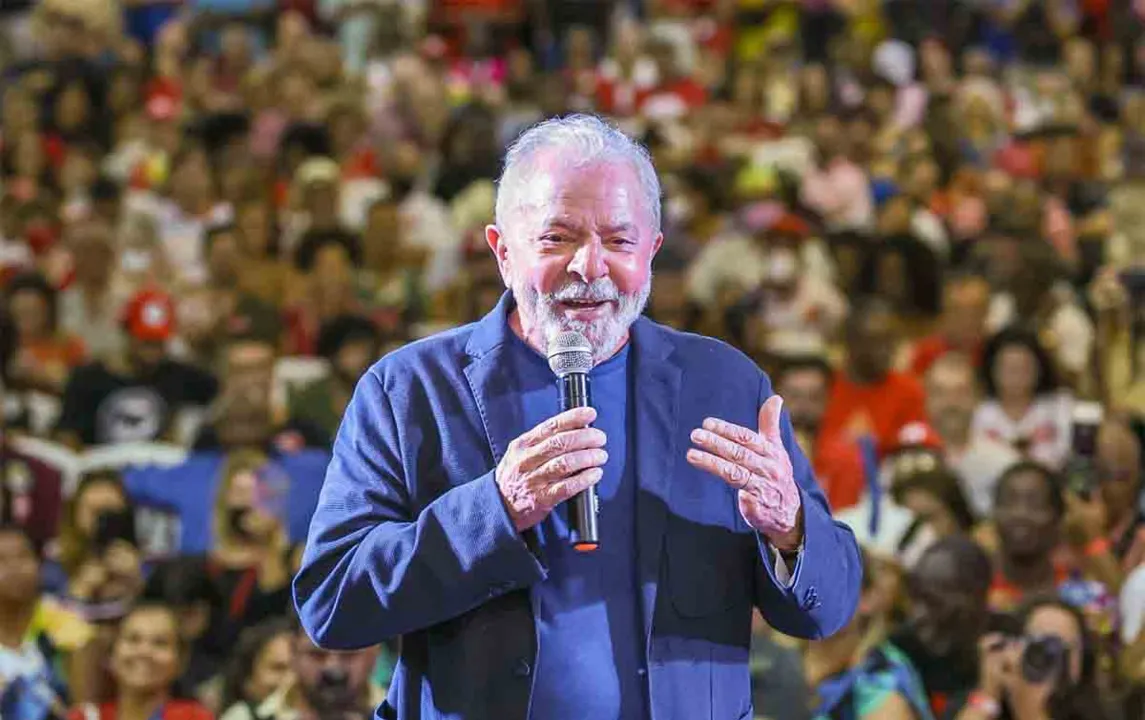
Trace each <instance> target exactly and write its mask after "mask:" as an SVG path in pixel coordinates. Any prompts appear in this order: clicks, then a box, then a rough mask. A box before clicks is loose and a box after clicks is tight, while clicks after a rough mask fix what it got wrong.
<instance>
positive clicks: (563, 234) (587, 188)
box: [486, 151, 663, 362]
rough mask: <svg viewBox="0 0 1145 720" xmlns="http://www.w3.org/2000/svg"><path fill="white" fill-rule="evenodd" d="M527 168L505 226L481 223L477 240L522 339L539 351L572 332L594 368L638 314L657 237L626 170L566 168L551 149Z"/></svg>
mask: <svg viewBox="0 0 1145 720" xmlns="http://www.w3.org/2000/svg"><path fill="white" fill-rule="evenodd" d="M542 152H543V151H542ZM529 162H531V163H532V164H533V167H532V168H531V173H530V176H529V180H528V181H527V185H526V183H525V181H522V182H521V183H520V185H518V186H516V187H511V188H509V191H510V192H515V193H517V195H516V196H514V197H512V198H511V202H510V203H509V207H510V210H509V213H508V217H506V218H503V220H504V222H505V226H504V227H497V226H493V225H490V226H489V227H488V228H487V229H486V238H487V240H488V241H489V246H490V247H491V248H492V249H493V253H494V255H495V256H496V258H497V262H498V265H499V267H500V269H501V276H502V278H503V279H504V281H505V283H506V284H507V285H508V286H509V288H510V289H511V290H512V291H513V295H514V298H515V299H516V301H517V313H516V315H517V316H518V319H519V322H520V326H521V328H520V329H521V331H522V332H523V334H524V336H525V337H526V338H528V339H529V340H530V341H531V342H532V343H533V344H534V346H535V347H538V348H541V349H544V348H546V347H547V345H548V342H549V339H551V338H552V337H553V336H555V335H556V334H557V333H558V332H561V331H563V330H576V331H578V332H580V333H582V334H583V335H584V336H585V337H586V338H587V339H588V341H589V343H590V344H591V345H592V347H593V349H594V354H595V357H596V361H597V362H599V361H601V360H603V359H605V358H608V357H610V356H611V355H612V354H613V353H614V352H615V351H616V350H617V348H619V347H620V345H621V344H622V343H623V342H624V341H625V340H626V339H627V337H628V328H629V326H630V325H631V324H632V323H633V322H634V321H635V320H636V318H637V317H639V315H640V313H641V311H642V310H643V309H644V304H645V302H646V301H647V300H648V295H649V292H650V291H651V287H652V258H653V256H654V255H655V254H656V251H657V250H659V249H660V243H661V242H662V240H663V236H662V235H661V234H660V232H659V231H658V229H657V228H655V227H654V226H653V215H652V211H651V210H650V209H649V208H647V207H646V206H645V194H644V192H643V189H642V188H641V185H640V182H639V180H638V178H637V175H636V172H635V169H634V168H633V167H631V166H630V165H629V164H627V163H623V162H595V163H592V164H588V165H583V166H573V165H570V164H569V163H568V160H567V159H566V158H562V157H561V156H560V153H559V152H556V153H554V152H548V153H545V154H543V155H541V156H540V157H535V158H533V159H532V160H531V161H529ZM504 191H505V190H504V189H502V192H504Z"/></svg>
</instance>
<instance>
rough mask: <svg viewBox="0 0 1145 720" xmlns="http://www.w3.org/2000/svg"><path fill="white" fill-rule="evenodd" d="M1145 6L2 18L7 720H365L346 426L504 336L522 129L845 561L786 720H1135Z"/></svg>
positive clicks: (501, 7) (471, 9) (258, 10)
mask: <svg viewBox="0 0 1145 720" xmlns="http://www.w3.org/2000/svg"><path fill="white" fill-rule="evenodd" d="M1143 23H1145V3H1143V2H1138V1H1136V0H647V1H645V2H640V1H638V0H122V2H121V1H120V0H40V1H39V2H33V1H32V0H11V1H7V2H4V3H3V4H0V72H2V79H0V301H2V305H0V406H2V408H3V413H2V421H0V431H2V434H0V717H3V718H4V719H5V720H8V719H9V718H11V719H14V720H44V719H46V718H78V719H81V720H88V719H105V720H111V719H113V718H118V719H119V720H153V719H156V718H167V719H175V718H183V719H195V720H198V719H200V718H211V717H219V718H223V720H255V719H260V720H270V719H273V720H315V719H319V718H321V719H322V720H326V719H328V718H350V717H369V716H370V713H372V708H373V707H374V706H375V705H376V704H377V702H378V701H379V698H380V697H381V695H382V693H383V692H384V690H385V687H386V685H387V682H388V679H389V676H390V673H391V672H392V668H393V665H394V662H395V658H396V656H397V653H399V652H400V641H399V640H397V639H395V640H394V641H393V643H392V644H389V645H386V646H382V647H374V648H370V649H368V650H361V651H358V652H352V653H331V652H326V651H323V650H321V649H319V648H317V647H315V646H314V645H313V644H312V643H311V642H310V641H309V639H308V638H307V637H306V635H305V634H304V633H303V632H301V631H300V630H299V628H298V625H297V621H296V619H295V618H294V617H293V611H292V610H291V603H290V592H289V582H290V578H291V577H292V574H293V572H294V570H295V568H296V567H297V564H298V560H299V555H300V552H301V549H300V543H301V541H302V540H303V539H304V537H305V533H306V527H307V522H308V520H309V516H310V513H311V512H312V510H313V507H314V503H315V501H316V498H317V493H318V490H319V488H320V486H321V483H322V478H323V472H324V469H325V466H326V463H327V460H328V458H329V451H330V446H331V444H332V442H333V438H334V436H335V434H336V432H337V428H338V425H339V421H340V417H341V413H342V411H343V409H344V408H345V405H346V403H347V401H348V399H349V396H350V394H351V393H352V391H353V388H354V385H355V383H356V381H357V379H358V378H359V376H360V375H361V374H362V373H363V372H364V371H365V369H366V368H367V367H368V366H369V365H370V363H371V362H372V361H373V360H375V359H376V358H378V357H379V356H380V355H381V354H383V353H384V352H386V351H387V350H389V349H392V348H394V347H398V346H400V345H402V344H403V343H407V342H411V341H413V340H416V339H417V338H419V337H424V336H425V335H427V334H430V333H432V332H435V331H438V330H440V329H444V328H449V327H454V326H457V325H459V324H463V323H466V322H469V321H472V320H474V319H476V318H478V317H480V316H481V315H482V314H483V313H485V312H487V311H488V310H489V309H490V308H491V307H492V306H493V304H494V303H495V302H496V300H497V299H498V298H499V297H500V295H501V293H502V292H503V291H504V285H503V283H502V282H501V280H500V277H499V275H498V272H497V267H496V264H495V262H494V261H493V259H492V257H491V254H490V253H489V251H488V249H487V248H486V246H485V241H484V232H483V228H484V226H485V224H486V223H489V222H491V221H492V219H493V210H494V198H495V180H496V178H497V175H498V173H499V171H500V167H499V163H500V156H501V154H502V152H503V150H504V148H505V147H506V145H507V143H509V142H510V141H511V140H512V139H513V138H514V137H516V135H517V134H518V133H519V132H520V131H521V130H522V129H523V128H525V127H527V126H528V125H529V124H531V123H533V122H535V121H538V120H540V119H543V118H546V117H551V116H553V115H560V114H566V113H570V112H596V113H601V114H604V115H607V116H608V117H610V118H611V119H612V120H613V121H614V122H615V123H617V124H618V125H619V126H620V127H622V128H623V129H624V130H625V131H626V132H629V133H631V134H632V135H633V136H634V137H637V138H639V139H640V140H641V141H642V142H644V143H645V144H646V145H647V147H648V148H649V150H650V151H651V153H652V154H653V156H654V159H655V162H656V166H657V169H658V170H659V172H660V173H661V176H662V179H663V183H664V188H665V197H664V205H663V207H664V218H665V221H664V228H663V229H664V234H665V242H664V246H663V249H662V250H661V251H660V253H659V255H658V256H657V257H656V259H655V263H654V272H655V280H654V282H653V292H652V296H651V300H650V304H649V307H648V310H647V312H648V314H649V315H651V316H652V317H653V318H654V319H656V320H658V321H660V322H663V323H666V324H669V325H672V326H675V327H678V328H681V329H687V330H692V331H696V332H701V333H705V334H708V335H713V336H716V337H720V338H722V339H724V340H726V341H728V342H729V343H732V344H734V345H735V346H737V347H739V348H741V349H742V350H743V351H744V352H745V353H747V354H748V355H750V356H751V357H753V358H754V359H755V360H756V361H757V362H758V363H759V364H760V365H761V366H762V367H764V368H765V369H767V370H768V371H769V372H770V373H771V376H772V378H773V380H774V382H775V385H776V388H777V390H778V392H779V393H780V394H781V395H782V396H783V397H784V399H785V404H786V407H787V409H788V410H789V412H790V415H791V418H792V421H793V424H794V425H795V428H796V431H797V433H798V435H799V437H800V441H801V445H802V448H803V449H804V451H805V452H806V454H807V455H808V456H809V457H810V458H811V460H812V462H813V464H814V466H815V468H816V472H817V477H818V479H819V481H820V483H821V484H822V486H823V488H824V490H825V492H826V494H827V495H828V498H829V500H830V502H831V506H832V509H833V511H834V512H835V513H836V515H837V517H839V518H840V519H841V520H843V521H844V522H846V523H848V524H849V525H850V526H851V527H852V528H853V529H854V530H855V533H856V535H857V536H858V537H859V539H860V541H861V543H862V545H863V547H864V552H865V554H866V564H865V571H866V576H865V582H864V591H863V596H862V601H861V605H860V608H859V611H858V613H857V614H856V616H855V618H854V620H853V621H852V623H851V625H850V626H849V627H848V628H847V629H845V630H844V631H843V632H842V633H841V634H839V635H838V636H836V637H834V638H832V639H829V640H826V641H822V642H816V643H810V644H806V643H803V644H801V643H796V642H795V641H793V640H791V639H789V638H786V637H783V636H781V635H779V634H777V633H775V632H773V631H771V630H770V629H769V628H767V627H766V626H765V625H764V624H763V623H762V621H761V620H758V619H757V628H756V631H755V633H754V640H753V658H754V660H753V664H752V668H751V671H752V674H753V681H754V694H755V706H756V715H757V717H759V718H769V719H771V720H786V719H789V718H790V719H792V720H797V719H803V718H817V719H820V718H829V719H831V720H863V719H872V720H873V719H877V718H890V719H892V720H894V719H898V718H904V719H905V718H914V719H915V720H929V719H930V718H939V719H941V718H959V719H960V720H986V719H988V718H992V717H997V716H999V713H1001V715H1000V716H1002V717H1007V718H1012V719H1014V720H1042V719H1045V718H1054V719H1055V720H1057V719H1059V718H1070V719H1075V718H1076V719H1078V720H1089V719H1090V718H1093V719H1095V720H1100V719H1105V718H1108V719H1109V720H1118V719H1121V718H1124V719H1125V720H1138V719H1140V718H1145V632H1143V630H1145V565H1143V563H1145V504H1143V502H1142V493H1141V477H1142V476H1141V474H1142V438H1143V428H1145V35H1143V33H1142V28H1143Z"/></svg>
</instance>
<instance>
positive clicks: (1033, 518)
mask: <svg viewBox="0 0 1145 720" xmlns="http://www.w3.org/2000/svg"><path fill="white" fill-rule="evenodd" d="M1054 492H1056V491H1055V489H1054V488H1053V487H1052V486H1051V481H1050V479H1049V478H1047V477H1046V476H1045V474H1044V473H1042V472H1040V471H1037V470H1033V469H1030V470H1020V471H1018V472H1015V473H1013V474H1011V475H1008V476H1004V477H1003V479H1002V482H1001V483H1000V484H999V487H998V494H997V498H996V499H995V503H994V517H995V519H996V520H997V523H996V524H997V527H998V538H999V540H1000V541H1001V550H1002V553H1003V555H1006V556H1008V557H1011V558H1015V559H1018V560H1022V559H1035V558H1041V557H1044V556H1045V555H1046V554H1048V553H1050V552H1051V551H1053V549H1054V548H1055V547H1056V546H1057V539H1058V521H1059V519H1060V518H1059V517H1058V514H1057V512H1056V511H1055V508H1054V503H1053V499H1052V493H1054Z"/></svg>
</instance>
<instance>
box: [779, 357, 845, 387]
mask: <svg viewBox="0 0 1145 720" xmlns="http://www.w3.org/2000/svg"><path fill="white" fill-rule="evenodd" d="M797 372H817V373H819V374H820V375H822V376H823V380H824V382H826V383H828V384H830V382H831V378H832V377H834V375H835V371H834V370H833V369H832V368H831V363H829V362H827V360H826V358H824V357H822V356H820V355H790V356H788V357H785V358H780V359H779V361H778V366H777V368H776V370H775V373H774V376H773V378H774V381H775V384H776V385H779V384H780V383H782V382H783V381H784V379H785V378H786V377H787V376H788V375H791V374H793V373H797Z"/></svg>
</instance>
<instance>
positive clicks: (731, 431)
mask: <svg viewBox="0 0 1145 720" xmlns="http://www.w3.org/2000/svg"><path fill="white" fill-rule="evenodd" d="M704 429H705V430H707V431H708V432H713V433H715V434H716V435H719V436H720V437H722V438H724V439H725V440H731V441H732V442H734V443H738V444H740V445H744V446H747V447H749V448H751V449H752V450H754V451H756V452H757V453H759V454H761V455H762V454H764V453H765V452H767V448H766V447H764V444H763V440H762V439H761V438H760V437H759V435H758V434H757V433H756V432H755V430H751V429H749V428H745V427H743V426H742V425H736V424H735V423H730V422H728V421H726V420H720V419H719V418H707V419H705V420H704Z"/></svg>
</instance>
